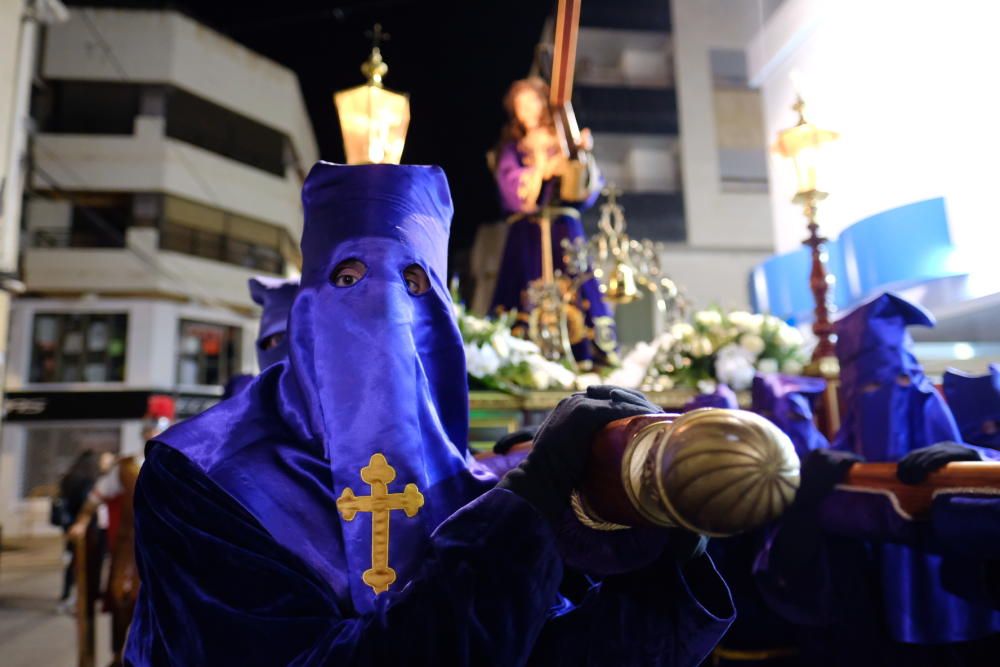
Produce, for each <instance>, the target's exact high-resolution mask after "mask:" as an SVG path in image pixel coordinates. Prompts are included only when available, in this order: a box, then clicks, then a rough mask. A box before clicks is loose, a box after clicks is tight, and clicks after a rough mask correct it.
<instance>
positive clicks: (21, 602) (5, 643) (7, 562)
mask: <svg viewBox="0 0 1000 667" xmlns="http://www.w3.org/2000/svg"><path fill="white" fill-rule="evenodd" d="M62 549H63V545H62V540H60V539H52V538H34V539H30V540H16V539H5V541H4V549H3V551H2V552H0V647H2V649H0V654H2V656H3V657H2V660H0V662H2V663H3V667H75V666H76V623H75V621H74V618H73V617H72V616H68V615H65V614H61V613H59V611H58V609H57V606H58V604H59V601H58V597H59V592H60V590H61V588H62V576H63V564H62ZM109 632H110V623H109V619H108V617H107V615H106V614H99V615H98V618H97V639H96V642H97V661H96V663H95V665H96V667H105V666H106V665H107V664H108V663H109V662H111V652H110V651H109V649H108V646H109V642H110V640H109Z"/></svg>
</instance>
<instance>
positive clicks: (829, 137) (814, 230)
mask: <svg viewBox="0 0 1000 667" xmlns="http://www.w3.org/2000/svg"><path fill="white" fill-rule="evenodd" d="M805 107H806V105H805V102H803V101H802V97H801V96H798V97H797V98H796V100H795V104H794V105H792V109H793V110H794V111H795V112H796V113H797V114H798V121H797V122H796V124H795V125H794V126H793V127H790V128H788V129H786V130H782V131H781V132H779V133H778V141H777V143H776V144H775V145H774V150H775V152H777V153H779V154H780V155H782V156H784V157H787V158H791V160H792V162H793V164H794V165H795V174H796V176H797V178H798V192H796V194H795V197H794V198H793V199H792V202H793V203H795V204H799V205H801V206H802V211H803V213H804V214H805V216H806V220H807V222H808V225H807V228H808V229H809V238H807V239H806V240H805V241H803V244H804V245H806V246H808V247H809V249H810V250H811V251H812V268H811V270H810V273H809V287H810V288H811V289H812V293H813V299H814V300H815V302H816V306H815V310H814V314H815V317H814V319H813V325H812V330H813V333H814V334H815V335H816V338H817V343H816V349H815V350H813V355H812V363H811V364H810V367H809V369H808V370H809V371H810V374H812V375H822V376H824V377H828V378H835V377H836V376H838V375H839V373H840V369H839V367H838V365H837V357H836V348H835V345H834V343H835V341H836V334H834V331H833V324H832V323H831V322H830V313H831V312H832V311H833V304H832V303H831V300H830V288H831V287H832V286H833V282H834V278H833V276H831V275H830V274H829V273H827V270H826V262H827V252H826V242H827V239H826V238H824V237H823V236H821V235H820V234H819V223H817V222H816V206H817V204H818V203H819V202H821V201H823V200H824V199H826V197H827V194H828V193H827V192H824V191H823V190H822V189H821V184H820V181H819V175H820V169H819V167H820V154H821V152H822V149H823V147H824V146H825V145H826V144H829V143H830V142H832V141H835V140H836V139H837V137H838V136H839V135H838V134H837V133H836V132H834V131H832V130H825V129H823V128H820V127H818V126H816V125H814V124H813V123H811V122H810V121H808V120H807V119H806V116H805Z"/></svg>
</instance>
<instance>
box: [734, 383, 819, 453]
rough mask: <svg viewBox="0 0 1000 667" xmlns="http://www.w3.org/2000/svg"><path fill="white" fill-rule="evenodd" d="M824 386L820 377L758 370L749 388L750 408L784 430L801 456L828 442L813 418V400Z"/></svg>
mask: <svg viewBox="0 0 1000 667" xmlns="http://www.w3.org/2000/svg"><path fill="white" fill-rule="evenodd" d="M825 389H826V381H824V380H823V379H821V378H812V377H799V376H792V375H782V374H780V373H768V374H757V375H756V376H755V377H754V379H753V385H752V386H751V388H750V396H751V399H750V400H751V410H753V411H754V412H756V413H757V414H760V415H763V416H765V417H767V418H768V419H770V420H771V421H772V422H774V424H775V425H776V426H777V427H778V428H780V429H781V430H782V431H784V432H785V434H786V435H788V437H789V438H791V440H792V444H793V445H794V446H795V453H796V454H798V456H799V458H800V459H803V458H805V457H806V456H807V455H808V454H809V452H811V451H812V450H814V449H822V448H824V447H829V446H830V443H829V442H828V441H827V439H826V436H824V435H823V434H822V433H820V431H819V429H818V428H816V423H815V421H814V420H813V402H814V401H815V400H816V398H818V397H819V396H821V395H822V394H823V391H824V390H825Z"/></svg>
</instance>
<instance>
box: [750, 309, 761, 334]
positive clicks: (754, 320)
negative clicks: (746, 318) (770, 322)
mask: <svg viewBox="0 0 1000 667" xmlns="http://www.w3.org/2000/svg"><path fill="white" fill-rule="evenodd" d="M763 327H764V316H763V315H761V314H760V313H754V314H753V315H751V316H750V325H749V326H748V327H747V328H748V329H749V330H750V331H752V332H753V333H760V330H761V329H762V328H763Z"/></svg>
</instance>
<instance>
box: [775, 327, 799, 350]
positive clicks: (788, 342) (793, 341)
mask: <svg viewBox="0 0 1000 667" xmlns="http://www.w3.org/2000/svg"><path fill="white" fill-rule="evenodd" d="M778 340H779V341H781V344H782V345H784V346H786V347H801V346H802V343H804V342H805V339H804V338H803V337H802V332H801V331H799V330H798V329H796V328H795V327H790V326H788V325H787V324H785V325H784V326H782V327H781V328H780V329H778Z"/></svg>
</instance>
